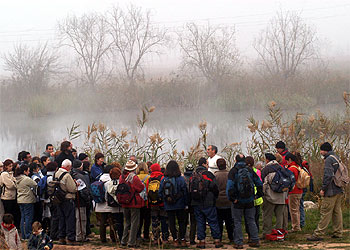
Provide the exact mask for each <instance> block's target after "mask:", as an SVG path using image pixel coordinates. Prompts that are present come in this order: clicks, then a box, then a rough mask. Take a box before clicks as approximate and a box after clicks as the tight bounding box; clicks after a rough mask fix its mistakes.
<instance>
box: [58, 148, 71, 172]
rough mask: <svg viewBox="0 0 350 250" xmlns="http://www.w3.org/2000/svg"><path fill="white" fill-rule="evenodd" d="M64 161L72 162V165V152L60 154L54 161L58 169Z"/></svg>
mask: <svg viewBox="0 0 350 250" xmlns="http://www.w3.org/2000/svg"><path fill="white" fill-rule="evenodd" d="M65 159H68V160H70V161H71V162H72V164H73V161H74V156H73V155H72V152H71V151H68V153H66V152H61V153H60V154H59V155H58V156H57V157H56V159H55V162H56V163H57V164H58V167H59V168H60V167H61V165H62V162H63V161H64V160H65Z"/></svg>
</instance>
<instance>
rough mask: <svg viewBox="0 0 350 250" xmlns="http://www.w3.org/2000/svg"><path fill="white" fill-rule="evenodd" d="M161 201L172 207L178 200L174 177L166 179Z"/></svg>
mask: <svg viewBox="0 0 350 250" xmlns="http://www.w3.org/2000/svg"><path fill="white" fill-rule="evenodd" d="M163 186H164V187H163V199H164V202H166V203H168V204H170V205H172V204H175V203H176V202H177V200H178V199H179V198H180V195H179V194H178V193H177V189H176V179H175V177H172V178H166V179H165V180H164V184H163Z"/></svg>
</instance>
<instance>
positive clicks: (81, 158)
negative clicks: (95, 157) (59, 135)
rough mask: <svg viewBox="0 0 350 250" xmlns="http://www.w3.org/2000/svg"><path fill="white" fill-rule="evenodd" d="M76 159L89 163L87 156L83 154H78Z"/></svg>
mask: <svg viewBox="0 0 350 250" xmlns="http://www.w3.org/2000/svg"><path fill="white" fill-rule="evenodd" d="M78 159H79V160H81V161H89V156H88V155H87V154H85V153H80V154H79V156H78Z"/></svg>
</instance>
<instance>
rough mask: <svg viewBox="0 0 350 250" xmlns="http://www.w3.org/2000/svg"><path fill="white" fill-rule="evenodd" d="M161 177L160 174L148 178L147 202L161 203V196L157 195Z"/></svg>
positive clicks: (152, 203)
mask: <svg viewBox="0 0 350 250" xmlns="http://www.w3.org/2000/svg"><path fill="white" fill-rule="evenodd" d="M161 179H162V175H160V176H158V177H156V178H150V179H149V180H148V194H147V196H148V202H149V203H150V204H151V205H158V204H160V203H162V200H161V198H160V197H159V187H160V180H161Z"/></svg>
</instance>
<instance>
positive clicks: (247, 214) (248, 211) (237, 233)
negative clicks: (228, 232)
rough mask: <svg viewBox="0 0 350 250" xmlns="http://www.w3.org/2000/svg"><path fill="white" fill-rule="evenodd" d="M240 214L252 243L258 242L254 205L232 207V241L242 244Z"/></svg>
mask: <svg viewBox="0 0 350 250" xmlns="http://www.w3.org/2000/svg"><path fill="white" fill-rule="evenodd" d="M242 215H244V220H245V221H246V223H247V225H248V230H249V232H250V239H251V241H252V242H253V243H255V242H259V235H258V228H257V226H256V223H255V207H252V208H245V209H240V208H234V207H233V208H232V217H233V221H234V242H235V244H236V245H243V233H242Z"/></svg>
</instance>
